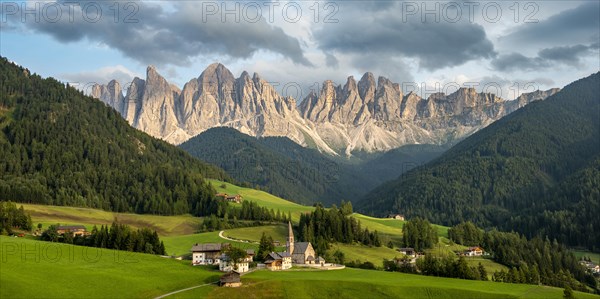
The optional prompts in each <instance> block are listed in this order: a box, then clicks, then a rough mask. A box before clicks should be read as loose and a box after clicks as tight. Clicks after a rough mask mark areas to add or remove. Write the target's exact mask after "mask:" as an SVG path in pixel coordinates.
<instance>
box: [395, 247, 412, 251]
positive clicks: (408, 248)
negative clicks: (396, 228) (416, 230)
mask: <svg viewBox="0 0 600 299" xmlns="http://www.w3.org/2000/svg"><path fill="white" fill-rule="evenodd" d="M398 251H415V249H414V248H410V247H407V248H398Z"/></svg>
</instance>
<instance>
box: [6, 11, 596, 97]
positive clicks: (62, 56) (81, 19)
mask: <svg viewBox="0 0 600 299" xmlns="http://www.w3.org/2000/svg"><path fill="white" fill-rule="evenodd" d="M0 17H1V20H0V55H2V56H4V57H7V58H8V59H9V60H11V61H14V62H16V63H18V64H20V65H22V66H24V67H27V68H29V69H30V70H32V71H33V72H36V73H38V74H40V75H42V76H52V77H55V78H57V79H59V80H61V81H64V82H69V83H71V84H72V85H75V86H78V87H79V88H81V89H84V90H85V89H88V88H89V86H91V85H92V84H93V83H100V84H106V83H107V82H108V81H110V80H111V79H117V80H118V81H119V82H120V83H121V84H122V86H125V88H126V87H127V85H128V83H129V82H131V81H132V79H133V78H134V77H135V76H137V77H140V78H142V79H144V78H145V72H146V68H147V66H148V65H154V66H156V68H157V69H158V71H159V73H160V74H161V75H163V76H164V77H165V78H166V79H167V80H168V81H169V82H171V83H173V84H175V85H177V86H179V87H183V85H184V84H185V83H186V82H188V81H190V80H191V79H193V78H197V77H198V76H200V74H201V73H202V71H203V70H204V69H205V68H206V67H207V66H208V65H209V64H211V63H214V62H219V63H222V64H224V65H225V66H226V67H227V68H229V69H230V70H231V72H232V73H233V74H234V76H236V77H237V76H239V75H240V74H241V73H242V72H243V71H248V72H249V73H250V74H252V73H254V72H256V73H259V74H260V75H261V77H262V78H264V79H265V80H267V81H269V82H271V83H272V84H273V85H274V86H275V87H276V88H277V89H278V90H279V91H280V92H281V93H282V94H283V95H284V96H293V97H294V98H296V99H303V98H304V97H305V96H306V95H307V94H308V92H309V91H310V90H317V91H318V90H319V89H320V88H321V86H322V82H323V81H324V80H333V81H334V82H335V83H337V84H342V85H343V84H345V82H346V81H347V78H348V77H349V76H354V78H355V79H356V80H359V79H360V78H361V77H362V75H363V74H364V73H365V72H371V73H373V74H374V75H375V76H376V77H378V76H383V77H386V78H389V79H390V80H392V81H393V82H397V83H400V84H401V88H402V90H403V92H404V93H405V94H406V93H408V92H410V91H413V92H416V93H417V94H419V95H421V96H422V97H427V96H428V95H429V94H431V93H434V92H445V93H451V92H453V91H455V90H456V89H457V88H458V87H475V88H476V89H477V90H478V91H484V92H493V93H496V94H498V95H499V96H501V97H502V98H505V99H509V100H510V99H514V98H516V97H517V96H518V95H519V94H521V93H523V92H531V91H534V90H536V89H541V90H546V89H549V88H553V87H564V86H565V85H566V84H568V83H570V82H572V81H575V80H577V79H579V78H582V77H586V76H589V75H591V74H593V73H595V72H598V71H599V70H600V51H599V43H600V1H598V0H593V1H529V2H527V1H519V2H517V1H495V2H494V1H454V2H444V1H439V2H438V1H387V0H382V1H352V0H348V1H310V0H304V1H270V2H262V1H181V0H177V1H123V2H118V1H112V0H111V1H72V0H60V1H43V2H40V1H13V2H11V1H4V0H2V2H1V11H0Z"/></svg>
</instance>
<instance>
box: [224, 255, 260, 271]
mask: <svg viewBox="0 0 600 299" xmlns="http://www.w3.org/2000/svg"><path fill="white" fill-rule="evenodd" d="M253 260H254V249H247V250H246V257H245V258H244V259H243V260H241V261H240V262H238V263H237V264H236V265H235V267H234V266H233V263H232V261H231V259H230V258H229V257H228V256H227V255H226V254H222V255H221V257H220V258H219V271H223V272H230V271H236V272H239V273H245V272H248V271H249V270H250V263H251V262H252V261H253Z"/></svg>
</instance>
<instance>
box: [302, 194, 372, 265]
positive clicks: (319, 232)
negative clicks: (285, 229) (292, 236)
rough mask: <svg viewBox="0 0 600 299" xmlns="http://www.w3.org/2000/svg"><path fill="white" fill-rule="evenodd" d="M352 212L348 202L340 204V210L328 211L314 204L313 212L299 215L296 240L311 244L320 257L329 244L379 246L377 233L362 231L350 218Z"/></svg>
mask: <svg viewBox="0 0 600 299" xmlns="http://www.w3.org/2000/svg"><path fill="white" fill-rule="evenodd" d="M352 212H353V211H352V204H351V203H350V202H342V205H341V207H340V208H338V207H337V206H336V205H333V206H332V207H331V208H330V209H328V210H327V209H325V208H324V207H323V206H322V205H321V204H315V210H314V211H313V212H311V213H306V214H302V215H300V222H299V224H298V239H299V240H302V241H305V242H311V243H312V244H313V246H314V247H315V251H316V252H317V253H318V254H320V255H325V253H326V251H327V249H328V248H329V243H331V242H341V243H353V242H357V243H361V244H364V245H368V246H377V247H378V246H381V240H380V238H379V233H378V232H377V231H372V232H371V231H369V229H368V228H364V229H363V228H362V227H361V224H360V221H358V220H356V219H355V218H353V217H350V215H351V214H352Z"/></svg>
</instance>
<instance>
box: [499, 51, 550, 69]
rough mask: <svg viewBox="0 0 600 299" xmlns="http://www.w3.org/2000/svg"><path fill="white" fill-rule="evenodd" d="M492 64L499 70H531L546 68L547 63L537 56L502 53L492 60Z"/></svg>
mask: <svg viewBox="0 0 600 299" xmlns="http://www.w3.org/2000/svg"><path fill="white" fill-rule="evenodd" d="M492 66H494V68H495V69H496V70H499V71H512V70H521V71H531V70H538V69H542V68H546V67H548V66H549V65H548V64H547V63H546V61H545V60H543V59H541V58H539V57H527V56H525V55H522V54H519V53H510V54H503V55H500V56H498V57H497V58H496V59H494V60H493V61H492Z"/></svg>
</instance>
